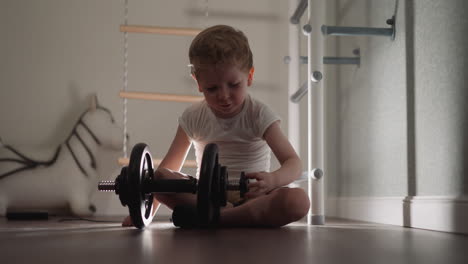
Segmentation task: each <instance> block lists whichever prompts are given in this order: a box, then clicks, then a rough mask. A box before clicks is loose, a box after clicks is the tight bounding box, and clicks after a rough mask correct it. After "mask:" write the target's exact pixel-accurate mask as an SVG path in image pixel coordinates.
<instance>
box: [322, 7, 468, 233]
mask: <svg viewBox="0 0 468 264" xmlns="http://www.w3.org/2000/svg"><path fill="white" fill-rule="evenodd" d="M333 5H334V8H335V15H336V24H337V25H341V26H367V27H386V25H385V20H386V19H388V18H390V17H391V16H392V14H393V12H394V6H395V1H385V0H380V1H370V0H355V1H344V0H343V1H340V0H337V1H334V3H333V4H331V5H330V6H333ZM467 10H468V4H467V2H466V1H459V0H449V1H443V0H407V1H401V0H400V1H399V6H398V10H397V20H396V38H395V40H393V41H392V40H390V39H389V38H385V37H337V38H335V41H336V44H337V47H338V48H337V50H336V52H337V55H341V56H349V55H350V54H351V51H352V50H353V49H354V48H360V50H361V66H360V67H355V66H337V67H336V72H335V74H336V78H337V80H335V81H336V85H332V84H330V85H328V88H329V89H331V90H332V93H335V94H336V96H335V97H330V98H329V101H327V102H328V105H329V106H330V107H329V108H328V111H329V114H330V115H334V116H333V118H331V120H329V122H330V123H329V125H328V126H327V129H328V130H329V131H331V132H330V133H333V132H332V131H336V132H335V133H336V136H334V137H330V138H329V141H328V142H327V143H328V145H329V146H331V152H334V154H332V155H330V156H329V157H328V158H329V160H332V159H334V160H335V163H330V164H329V166H331V167H333V168H334V169H333V170H331V171H332V172H333V173H329V174H328V176H329V177H328V191H329V195H330V198H329V203H328V205H329V207H328V214H329V215H336V216H340V217H346V218H353V219H360V220H366V221H375V222H383V223H390V224H399V225H406V226H413V227H420V228H428V229H435V230H442V231H450V232H464V233H466V232H468V227H467V225H466V224H462V223H466V222H467V221H466V220H467V217H468V215H467V214H466V213H465V212H466V208H468V203H467V199H466V195H467V194H468V193H467V186H468V185H467V177H468V176H467V174H466V164H467V159H466V157H467V156H466V153H467V149H468V145H467V143H466V142H467V140H466V131H467V128H468V126H467V120H468V119H467V114H466V113H467V108H466V102H467V101H468V100H467V99H468V96H467V94H468V93H467V90H466V81H467V77H466V73H465V72H466V65H467V59H466V58H467V56H466V55H467V50H466V46H467V41H468V38H467V35H466V32H467V27H468V21H467V18H466V16H465V13H466V11H467ZM332 135H333V134H332Z"/></svg>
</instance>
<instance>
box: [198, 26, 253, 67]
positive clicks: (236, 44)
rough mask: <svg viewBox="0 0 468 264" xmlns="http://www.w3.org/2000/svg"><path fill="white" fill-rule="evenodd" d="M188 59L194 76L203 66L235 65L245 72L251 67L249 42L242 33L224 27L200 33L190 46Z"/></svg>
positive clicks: (251, 59) (212, 28)
mask: <svg viewBox="0 0 468 264" xmlns="http://www.w3.org/2000/svg"><path fill="white" fill-rule="evenodd" d="M189 59H190V66H191V68H192V69H191V71H192V73H193V74H195V75H196V74H197V69H200V68H203V66H204V65H218V64H236V65H238V66H239V67H240V69H241V70H245V71H249V70H250V69H251V68H252V67H253V55H252V51H251V50H250V46H249V40H248V39H247V37H246V36H245V35H244V33H243V32H242V31H240V30H236V29H234V28H233V27H230V26H226V25H217V26H212V27H209V28H207V29H205V30H203V31H202V32H200V33H199V34H198V35H197V36H196V37H195V38H194V39H193V41H192V44H191V45H190V49H189Z"/></svg>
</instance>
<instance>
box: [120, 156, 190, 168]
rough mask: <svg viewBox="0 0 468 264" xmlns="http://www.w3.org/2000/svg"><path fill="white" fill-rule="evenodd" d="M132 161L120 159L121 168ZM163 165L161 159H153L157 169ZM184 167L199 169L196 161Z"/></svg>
mask: <svg viewBox="0 0 468 264" xmlns="http://www.w3.org/2000/svg"><path fill="white" fill-rule="evenodd" d="M129 161H130V159H129V158H119V159H118V163H119V165H121V166H128V163H129ZM159 164H161V159H153V165H154V166H155V167H157V166H159ZM183 167H185V168H196V167H197V162H196V161H195V160H186V161H185V163H184V165H183Z"/></svg>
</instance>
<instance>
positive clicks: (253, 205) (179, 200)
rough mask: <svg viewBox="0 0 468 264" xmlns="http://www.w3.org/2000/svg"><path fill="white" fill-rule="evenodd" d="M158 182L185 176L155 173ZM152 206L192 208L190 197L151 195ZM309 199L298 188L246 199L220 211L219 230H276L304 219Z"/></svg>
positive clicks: (277, 190)
mask: <svg viewBox="0 0 468 264" xmlns="http://www.w3.org/2000/svg"><path fill="white" fill-rule="evenodd" d="M156 175H157V177H158V178H162V179H181V178H184V177H185V176H184V175H183V174H181V173H178V172H172V171H169V170H165V169H159V170H158V173H156ZM154 197H155V200H157V201H155V204H156V203H163V204H165V205H166V206H167V207H169V208H170V209H174V207H176V206H177V205H182V204H183V205H192V206H196V195H194V194H156V193H155V194H154ZM309 206H310V203H309V199H308V197H307V194H306V193H305V192H304V190H302V189H300V188H287V187H282V188H278V189H275V190H273V191H271V192H270V193H268V194H265V195H263V196H259V197H257V198H254V199H250V200H248V201H246V202H245V203H243V204H241V205H239V206H236V207H232V206H227V207H224V208H222V209H221V214H220V219H219V226H221V227H223V226H224V227H236V226H237V227H241V226H245V227H248V226H250V227H255V226H257V227H262V226H263V227H280V226H284V225H287V224H289V223H291V222H294V221H297V220H299V219H301V218H302V217H304V216H305V215H306V214H307V212H308V210H309Z"/></svg>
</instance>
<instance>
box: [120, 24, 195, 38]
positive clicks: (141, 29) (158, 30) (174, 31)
mask: <svg viewBox="0 0 468 264" xmlns="http://www.w3.org/2000/svg"><path fill="white" fill-rule="evenodd" d="M200 31H202V30H201V29H199V28H178V27H158V26H140V25H120V32H129V33H147V34H161V35H175V36H196V35H197V34H198V33H200Z"/></svg>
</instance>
